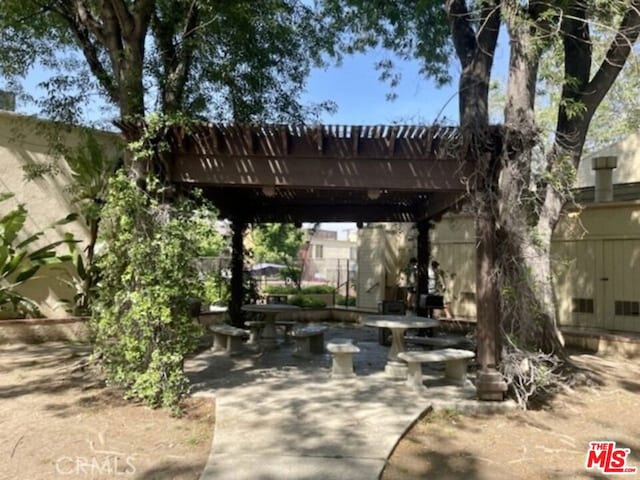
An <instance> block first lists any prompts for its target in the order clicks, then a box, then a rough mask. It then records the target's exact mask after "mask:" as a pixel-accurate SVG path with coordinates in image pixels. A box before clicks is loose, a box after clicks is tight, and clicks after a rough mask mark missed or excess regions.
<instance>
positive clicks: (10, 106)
mask: <svg viewBox="0 0 640 480" xmlns="http://www.w3.org/2000/svg"><path fill="white" fill-rule="evenodd" d="M0 110H8V111H10V112H15V110H16V95H15V94H14V93H12V92H7V91H5V90H0Z"/></svg>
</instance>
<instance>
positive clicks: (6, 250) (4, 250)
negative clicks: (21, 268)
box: [0, 245, 9, 268]
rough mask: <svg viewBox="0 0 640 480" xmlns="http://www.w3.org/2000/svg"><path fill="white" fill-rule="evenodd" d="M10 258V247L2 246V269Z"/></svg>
mask: <svg viewBox="0 0 640 480" xmlns="http://www.w3.org/2000/svg"><path fill="white" fill-rule="evenodd" d="M7 258H9V247H8V246H7V245H0V268H2V267H3V266H4V264H5V262H6V261H7Z"/></svg>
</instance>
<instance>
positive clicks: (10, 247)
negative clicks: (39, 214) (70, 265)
mask: <svg viewBox="0 0 640 480" xmlns="http://www.w3.org/2000/svg"><path fill="white" fill-rule="evenodd" d="M12 197H13V194H11V193H0V202H4V201H6V200H8V199H10V198H12ZM75 219H76V215H75V214H70V215H67V216H66V217H65V218H63V219H62V220H59V221H57V222H55V223H54V224H53V225H51V227H50V228H53V227H56V226H58V225H63V224H65V223H69V222H71V221H73V220H75ZM26 221H27V210H26V208H25V207H24V205H18V206H17V207H15V208H13V209H11V210H9V211H8V212H7V213H6V214H3V215H2V216H0V308H3V307H7V306H11V307H12V309H13V311H19V310H20V308H21V307H26V308H27V309H34V308H35V307H36V305H35V304H34V302H33V301H32V300H30V299H29V298H27V297H25V296H24V295H22V294H21V293H19V291H18V289H19V287H20V286H22V285H23V284H24V283H26V282H27V281H29V280H30V279H31V278H32V277H33V276H34V275H35V274H36V273H37V272H38V270H39V269H40V268H41V267H42V266H43V265H50V264H55V263H60V262H63V261H65V260H69V259H70V257H68V256H60V255H57V254H56V250H55V249H56V247H57V246H59V245H62V244H63V243H67V244H72V243H73V242H74V240H73V238H72V237H71V236H70V235H65V238H64V239H63V240H59V241H55V242H50V243H47V244H46V245H43V246H40V247H38V248H36V249H35V250H32V251H29V249H30V247H32V246H33V245H34V244H35V243H36V242H37V241H38V240H39V239H40V237H42V235H43V234H44V232H42V231H41V232H37V233H35V234H33V235H30V236H29V237H27V238H25V239H24V240H22V239H21V238H20V237H21V235H20V233H21V232H22V230H23V229H24V226H25V223H26Z"/></svg>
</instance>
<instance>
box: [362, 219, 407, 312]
mask: <svg viewBox="0 0 640 480" xmlns="http://www.w3.org/2000/svg"><path fill="white" fill-rule="evenodd" d="M412 227H413V225H412V224H409V223H386V224H383V223H379V224H371V225H369V226H366V227H364V228H361V229H360V230H359V231H358V276H357V292H358V293H357V305H358V307H361V308H368V309H375V308H378V303H379V302H381V301H382V300H395V299H404V296H405V293H404V290H403V289H404V287H405V285H406V278H405V272H404V270H405V269H406V267H407V265H408V264H409V259H410V258H411V256H413V255H414V252H415V231H414V230H413V228H412Z"/></svg>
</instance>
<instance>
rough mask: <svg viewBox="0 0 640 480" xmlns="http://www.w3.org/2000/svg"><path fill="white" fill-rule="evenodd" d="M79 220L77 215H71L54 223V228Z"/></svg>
mask: <svg viewBox="0 0 640 480" xmlns="http://www.w3.org/2000/svg"><path fill="white" fill-rule="evenodd" d="M77 219H78V214H77V213H70V214H69V215H67V216H66V217H64V218H61V219H60V220H58V221H56V222H55V223H53V224H52V226H58V225H66V224H68V223H71V222H75V221H76V220H77Z"/></svg>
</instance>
